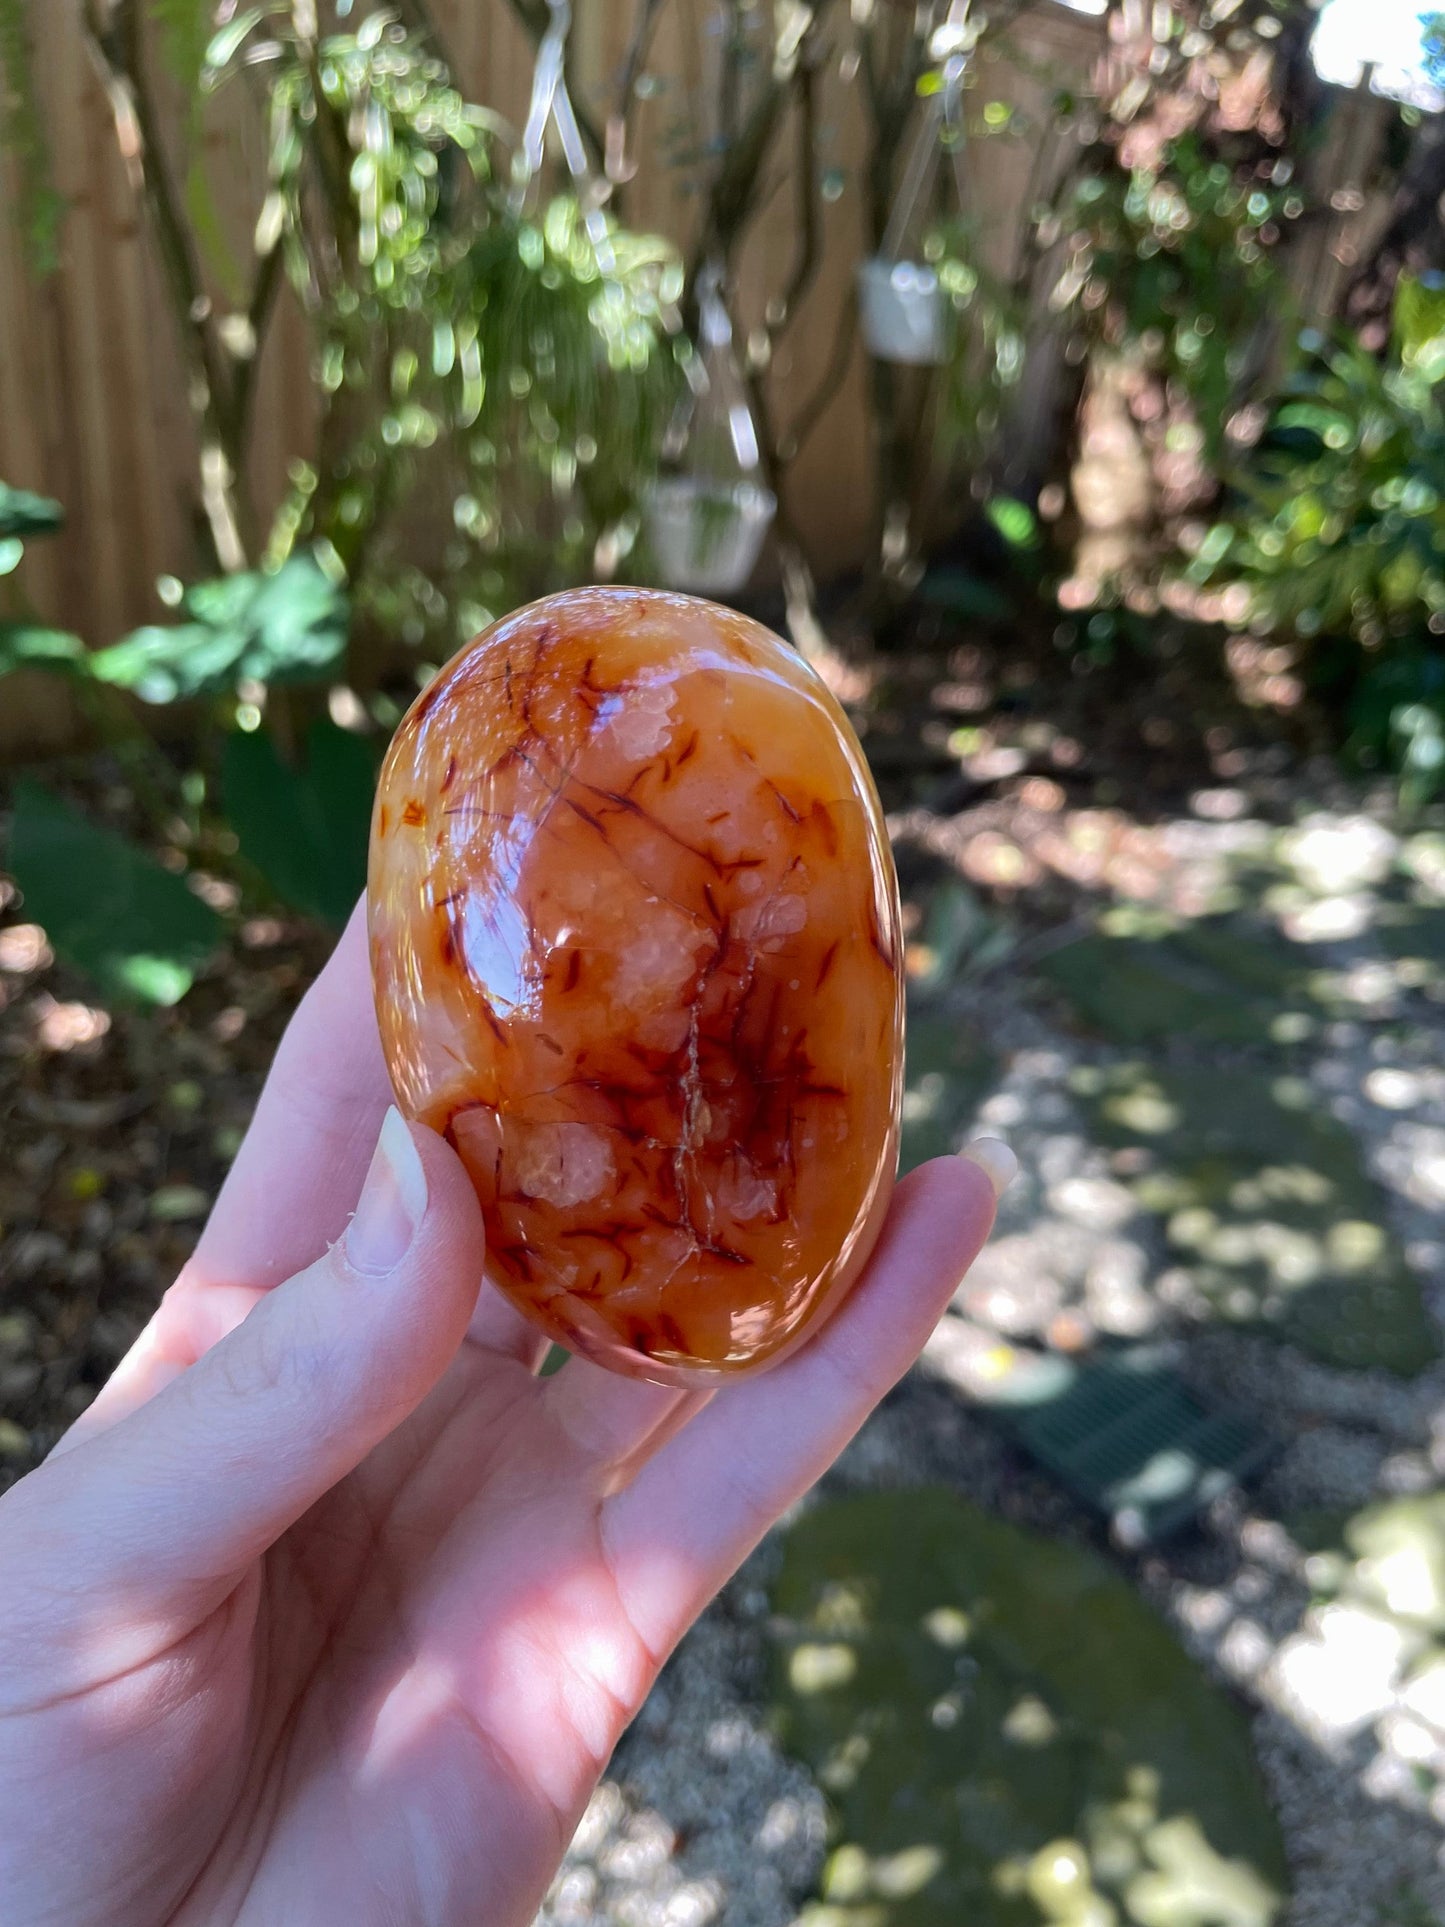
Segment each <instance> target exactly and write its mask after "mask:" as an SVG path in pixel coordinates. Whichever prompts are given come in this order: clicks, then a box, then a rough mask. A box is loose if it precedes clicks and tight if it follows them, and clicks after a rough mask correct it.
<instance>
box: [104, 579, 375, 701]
mask: <svg viewBox="0 0 1445 1927" xmlns="http://www.w3.org/2000/svg"><path fill="white" fill-rule="evenodd" d="M181 609H182V612H183V614H185V615H187V616H189V617H191V618H192V620H191V621H189V622H181V623H176V624H174V625H173V626H170V627H165V626H159V625H153V626H151V627H148V628H145V629H137V630H136V631H135V633H134V634H133V635H129V636H127V637H126V638H125V639H124V640H123V641H122V642H117V643H115V644H113V645H112V646H111V647H110V648H109V649H102V650H99V651H98V652H97V653H96V654H95V655H94V656H93V657H92V658H91V669H92V671H93V673H94V674H95V675H96V676H98V677H99V678H100V679H101V681H103V682H111V683H116V684H118V685H119V687H121V688H122V689H133V690H134V691H135V692H136V694H137V695H138V696H140V697H141V698H142V699H143V700H144V701H145V702H149V703H170V702H177V701H180V700H182V699H184V698H187V697H192V696H214V695H220V694H222V693H223V692H224V691H226V690H229V689H232V688H234V687H235V685H236V684H237V683H238V682H240V681H242V680H243V679H247V678H249V679H254V680H255V681H257V682H263V683H286V682H306V681H314V680H316V679H318V678H321V677H324V676H326V675H327V674H328V673H329V672H330V671H331V670H333V669H334V668H335V667H336V664H337V663H338V662H339V660H340V658H341V656H342V654H343V652H344V650H345V648H346V636H347V628H348V623H349V619H350V606H349V604H348V601H347V598H346V593H345V591H344V590H343V589H340V588H338V587H337V585H336V584H335V583H334V582H333V581H332V580H331V578H330V576H328V575H327V574H326V573H325V571H324V570H323V569H322V568H321V566H320V564H319V563H318V562H317V561H316V559H315V557H314V556H312V555H310V554H309V553H306V554H301V555H296V556H293V557H292V558H291V560H290V561H289V562H287V563H285V564H284V565H283V567H282V568H280V569H279V570H278V571H277V572H276V574H275V575H263V574H246V575H230V576H221V577H219V578H218V579H217V580H215V581H213V582H202V583H199V584H198V585H197V586H196V587H195V588H192V589H188V590H187V591H186V594H185V596H184V597H183V598H182V601H181Z"/></svg>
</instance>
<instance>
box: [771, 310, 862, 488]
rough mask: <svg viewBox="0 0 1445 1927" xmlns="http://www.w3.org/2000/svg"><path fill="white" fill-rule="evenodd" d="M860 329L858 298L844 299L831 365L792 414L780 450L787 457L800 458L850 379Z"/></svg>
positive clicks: (835, 333)
mask: <svg viewBox="0 0 1445 1927" xmlns="http://www.w3.org/2000/svg"><path fill="white" fill-rule="evenodd" d="M857 332H858V304H857V302H856V301H845V302H844V303H843V305H842V308H841V309H840V310H839V313H838V326H837V328H836V330H835V331H834V334H833V350H832V353H831V354H830V355H829V357H828V365H827V367H826V368H825V369H824V370H823V374H822V376H821V378H820V380H819V382H818V385H817V387H816V388H815V389H814V390H813V392H812V394H811V395H809V397H808V399H807V400H806V401H805V402H804V403H803V405H802V407H801V408H800V409H799V410H798V412H797V414H796V415H795V416H794V417H793V425H792V427H791V428H789V429H788V431H787V433H786V434H785V435H784V437H783V440H782V442H781V443H780V445H779V453H780V454H781V456H782V458H783V460H784V461H786V462H794V461H796V460H797V458H798V456H799V455H800V454H801V453H802V450H803V444H804V443H805V442H806V441H807V439H808V437H809V436H810V435H811V434H812V432H813V430H814V429H815V428H816V427H817V426H818V423H819V422H820V421H821V420H822V419H823V417H824V415H826V414H827V412H828V409H829V406H830V405H831V403H832V400H833V397H834V396H835V395H836V394H837V392H838V390H839V389H840V388H841V387H842V386H843V383H844V382H845V381H846V380H847V379H848V370H849V369H850V368H851V367H852V365H853V342H854V337H855V336H856V334H857Z"/></svg>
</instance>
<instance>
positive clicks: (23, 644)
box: [0, 622, 86, 676]
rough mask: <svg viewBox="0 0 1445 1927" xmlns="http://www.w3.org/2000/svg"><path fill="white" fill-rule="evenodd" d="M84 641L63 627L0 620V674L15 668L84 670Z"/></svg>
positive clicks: (11, 672) (5, 673)
mask: <svg viewBox="0 0 1445 1927" xmlns="http://www.w3.org/2000/svg"><path fill="white" fill-rule="evenodd" d="M85 662H86V649H85V644H84V643H83V642H82V641H81V640H80V637H79V636H72V635H71V634H70V633H69V632H68V631H67V630H65V629H46V628H44V627H42V626H41V625H40V624H39V623H34V622H0V676H9V675H11V674H13V673H14V671H15V670H17V669H63V670H78V671H80V673H82V674H83V673H84V667H83V666H84V664H85Z"/></svg>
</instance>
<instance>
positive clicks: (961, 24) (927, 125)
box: [879, 0, 978, 261]
mask: <svg viewBox="0 0 1445 1927" xmlns="http://www.w3.org/2000/svg"><path fill="white" fill-rule="evenodd" d="M969 7H970V0H953V4H952V5H951V6H950V7H949V9H948V13H947V15H946V16H945V18H944V20H943V22H942V24H941V25H940V26H939V27H937V28H936V29H935V31H934V33H933V36H932V38H931V40H930V42H929V54H930V56H931V58H933V59H934V60H936V61H938V62H939V63H940V64H941V68H942V72H941V75H940V81H941V84H940V86H939V88H938V90H937V92H936V93H933V94H931V95H930V96H929V98H928V105H927V107H926V109H925V110H924V113H923V115H922V117H921V119H920V120H919V123H918V129H917V132H916V133H915V134H914V137H913V144H912V146H911V147H910V148H909V150H908V160H907V162H906V164H905V166H904V169H903V177H902V179H901V180H900V182H899V184H898V192H897V194H896V195H895V197H894V201H893V207H892V210H891V212H890V214H889V216H888V226H887V229H886V230H885V232H884V235H883V241H882V245H881V247H880V249H879V252H880V254H881V255H882V257H883V259H884V260H885V261H897V260H899V259H900V258H901V256H902V253H903V244H904V241H905V239H906V236H907V233H908V224H909V222H910V221H911V220H912V219H913V215H914V212H915V210H916V209H917V207H918V204H919V202H920V201H921V200H922V198H923V196H924V194H925V192H926V191H927V189H928V185H929V182H930V181H931V179H932V178H933V173H934V170H935V168H936V167H937V165H938V155H939V151H940V149H942V150H943V151H945V152H946V153H947V154H948V156H949V159H950V161H951V163H952V166H953V178H954V186H955V189H956V191H957V194H958V198H959V202H960V204H961V205H962V204H966V201H967V195H968V176H967V169H966V165H965V144H966V140H965V136H966V128H965V121H964V112H963V83H964V77H965V76H966V74H967V72H968V62H969V57H970V55H971V54H972V52H973V49H974V47H975V46H976V45H977V42H978V30H977V28H976V27H974V26H972V25H971V24H970V21H969V17H968V16H969Z"/></svg>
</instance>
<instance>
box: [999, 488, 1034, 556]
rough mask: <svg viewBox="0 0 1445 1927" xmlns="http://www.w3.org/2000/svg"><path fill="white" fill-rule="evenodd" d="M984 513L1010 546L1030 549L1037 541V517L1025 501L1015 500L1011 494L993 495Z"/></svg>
mask: <svg viewBox="0 0 1445 1927" xmlns="http://www.w3.org/2000/svg"><path fill="white" fill-rule="evenodd" d="M986 513H987V515H988V519H989V521H990V522H992V523H993V525H994V527H995V528H996V529H997V530H998V532H999V534H1000V535H1001V536H1002V537H1003V539H1004V541H1005V542H1007V543H1008V544H1009V546H1010V547H1011V548H1015V549H1031V548H1033V546H1034V545H1035V543H1036V542H1037V541H1038V539H1039V525H1038V519H1037V517H1036V516H1035V515H1034V512H1033V510H1032V509H1031V508H1030V507H1029V506H1028V504H1027V503H1026V502H1020V501H1016V500H1015V499H1014V497H1013V496H1011V495H995V496H994V498H993V500H992V501H991V502H990V503H989V505H988V508H987V511H986Z"/></svg>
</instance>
